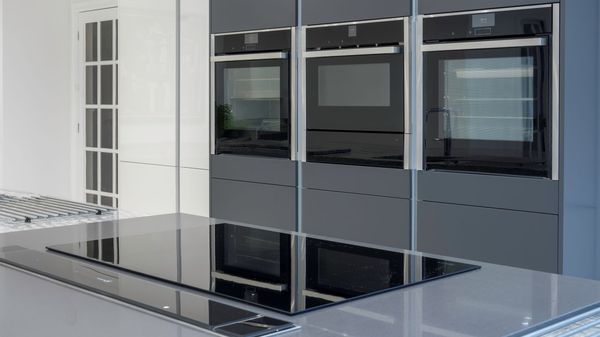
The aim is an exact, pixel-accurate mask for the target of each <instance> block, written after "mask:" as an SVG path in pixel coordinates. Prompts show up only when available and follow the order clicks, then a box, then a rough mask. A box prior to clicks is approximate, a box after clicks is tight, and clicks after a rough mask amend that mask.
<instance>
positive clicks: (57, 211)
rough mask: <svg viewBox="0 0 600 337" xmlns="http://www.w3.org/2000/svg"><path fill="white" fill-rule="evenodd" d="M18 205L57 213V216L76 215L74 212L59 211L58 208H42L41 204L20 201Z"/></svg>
mask: <svg viewBox="0 0 600 337" xmlns="http://www.w3.org/2000/svg"><path fill="white" fill-rule="evenodd" d="M20 203H22V204H27V205H31V207H35V208H39V209H40V210H46V211H50V212H55V213H58V215H59V216H68V215H74V214H78V213H77V212H74V211H67V210H65V209H61V208H58V207H48V206H44V205H42V204H39V203H35V202H31V201H20Z"/></svg>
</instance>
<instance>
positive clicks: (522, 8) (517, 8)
mask: <svg viewBox="0 0 600 337" xmlns="http://www.w3.org/2000/svg"><path fill="white" fill-rule="evenodd" d="M550 6H552V5H551V4H543V5H531V6H521V7H506V8H495V9H479V10H473V11H463V12H452V13H441V14H424V15H422V16H423V17H424V18H425V19H429V18H439V17H444V16H457V15H465V14H481V13H498V12H511V11H519V10H525V9H537V8H548V7H550Z"/></svg>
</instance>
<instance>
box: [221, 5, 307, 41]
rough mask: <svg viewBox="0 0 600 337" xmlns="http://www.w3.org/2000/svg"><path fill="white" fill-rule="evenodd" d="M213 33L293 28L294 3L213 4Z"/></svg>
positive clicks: (294, 16) (294, 17)
mask: <svg viewBox="0 0 600 337" xmlns="http://www.w3.org/2000/svg"><path fill="white" fill-rule="evenodd" d="M210 6H211V10H210V22H211V33H213V34H217V33H227V32H240V31H247V30H257V29H267V28H279V27H292V26H295V25H296V1H295V0H252V1H248V0H211V1H210Z"/></svg>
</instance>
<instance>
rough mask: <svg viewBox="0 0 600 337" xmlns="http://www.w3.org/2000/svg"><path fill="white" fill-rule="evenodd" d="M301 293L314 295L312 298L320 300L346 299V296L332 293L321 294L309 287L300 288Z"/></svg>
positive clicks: (338, 300) (335, 300)
mask: <svg viewBox="0 0 600 337" xmlns="http://www.w3.org/2000/svg"><path fill="white" fill-rule="evenodd" d="M302 295H304V296H309V297H314V298H320V299H322V300H325V301H331V302H341V301H345V300H347V298H343V297H339V296H333V295H327V294H321V293H318V292H316V291H312V290H309V289H304V290H302Z"/></svg>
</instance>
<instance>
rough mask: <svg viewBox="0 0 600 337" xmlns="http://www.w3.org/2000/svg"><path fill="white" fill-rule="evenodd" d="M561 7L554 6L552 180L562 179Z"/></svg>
mask: <svg viewBox="0 0 600 337" xmlns="http://www.w3.org/2000/svg"><path fill="white" fill-rule="evenodd" d="M559 177H560V5H558V4H555V5H553V6H552V180H559V179H560V178H559Z"/></svg>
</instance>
